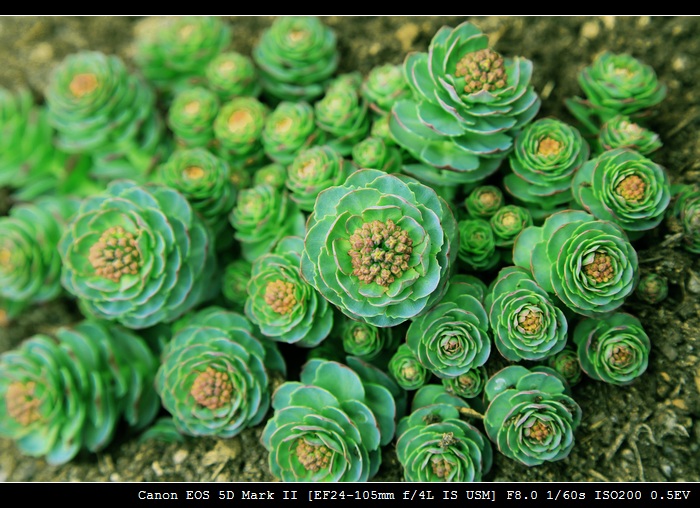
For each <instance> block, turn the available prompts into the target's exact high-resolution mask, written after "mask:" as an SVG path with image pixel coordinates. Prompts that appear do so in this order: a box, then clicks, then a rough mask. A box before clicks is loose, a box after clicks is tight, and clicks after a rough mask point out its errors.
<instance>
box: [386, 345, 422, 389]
mask: <svg viewBox="0 0 700 508" xmlns="http://www.w3.org/2000/svg"><path fill="white" fill-rule="evenodd" d="M387 369H388V370H389V374H390V375H391V377H392V378H393V379H394V380H395V381H396V383H397V384H398V385H399V386H400V387H401V388H403V389H404V390H408V391H412V390H417V389H418V388H420V387H421V386H423V385H424V384H426V383H427V382H428V381H429V380H430V378H431V377H432V372H431V371H429V370H428V369H427V368H426V367H425V366H424V365H423V364H422V363H421V362H420V360H418V358H417V357H416V355H415V354H414V353H413V351H412V350H411V348H410V347H409V346H408V344H401V345H399V347H398V348H397V349H396V352H395V353H394V354H393V355H392V356H391V359H390V360H389V364H388V366H387Z"/></svg>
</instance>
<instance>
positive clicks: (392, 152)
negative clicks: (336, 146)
mask: <svg viewBox="0 0 700 508" xmlns="http://www.w3.org/2000/svg"><path fill="white" fill-rule="evenodd" d="M351 154H352V160H353V162H354V163H355V165H356V166H357V167H358V168H362V169H378V170H379V171H384V172H385V173H390V174H392V173H399V172H400V171H401V163H402V157H401V151H400V150H399V149H398V148H397V147H395V146H392V145H390V144H388V143H387V142H386V141H384V140H383V139H382V138H379V137H375V136H370V137H368V138H366V139H363V140H362V141H360V142H359V143H357V144H356V145H355V146H353V147H352V152H351Z"/></svg>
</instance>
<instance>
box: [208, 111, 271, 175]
mask: <svg viewBox="0 0 700 508" xmlns="http://www.w3.org/2000/svg"><path fill="white" fill-rule="evenodd" d="M268 114H269V108H268V107H267V106H266V105H265V104H263V103H262V102H260V101H259V100H258V99H256V98H255V97H236V98H234V99H231V100H230V101H229V102H226V103H224V104H222V105H221V107H220V108H219V113H218V115H216V118H215V119H214V137H215V139H216V142H217V144H218V149H217V152H218V155H219V156H221V157H223V158H224V159H226V160H227V161H228V162H229V163H230V164H231V165H232V166H236V167H243V168H249V167H253V166H255V165H256V164H258V163H260V162H261V161H262V160H264V157H265V151H264V149H263V143H262V134H263V130H264V128H265V121H266V119H267V116H268Z"/></svg>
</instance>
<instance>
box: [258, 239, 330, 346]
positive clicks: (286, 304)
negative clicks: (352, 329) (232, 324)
mask: <svg viewBox="0 0 700 508" xmlns="http://www.w3.org/2000/svg"><path fill="white" fill-rule="evenodd" d="M303 249H304V240H303V239H302V238H301V237H298V236H288V237H285V238H283V239H282V240H280V242H279V243H278V244H277V245H276V246H275V248H274V249H273V251H272V252H271V253H269V254H263V255H262V256H260V257H259V258H257V259H256V260H255V262H254V263H253V268H252V270H251V274H250V281H249V282H248V287H247V293H248V298H247V299H246V302H245V314H246V316H247V317H248V318H249V319H250V320H251V321H252V322H253V323H254V324H255V325H257V326H258V327H259V328H260V332H261V333H262V334H263V335H264V336H265V337H267V338H269V339H271V340H274V341H278V342H286V343H289V344H296V345H298V346H301V347H307V348H311V347H315V346H317V345H318V344H320V343H321V341H323V340H324V339H325V338H326V337H328V334H329V333H330V332H331V329H332V327H333V308H332V307H331V306H330V305H329V304H328V302H327V301H326V300H325V299H324V298H323V297H321V295H319V294H318V293H317V292H316V291H315V290H314V288H313V287H311V286H310V285H309V284H308V283H307V282H306V281H305V280H304V279H302V277H301V274H300V273H299V264H300V258H301V252H302V251H303Z"/></svg>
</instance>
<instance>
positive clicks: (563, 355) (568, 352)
mask: <svg viewBox="0 0 700 508" xmlns="http://www.w3.org/2000/svg"><path fill="white" fill-rule="evenodd" d="M546 364H547V366H548V367H550V368H552V369H554V370H555V371H556V372H558V373H559V374H561V376H562V377H563V378H564V379H565V380H566V382H567V383H568V384H569V386H575V385H577V384H578V383H579V382H580V381H581V378H582V377H583V375H582V372H583V371H582V370H581V363H580V362H579V360H578V353H577V352H576V350H575V349H574V348H573V347H570V346H569V345H567V346H566V347H565V348H564V349H562V350H561V351H559V352H558V353H557V354H555V355H552V356H550V357H548V358H547V360H546Z"/></svg>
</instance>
